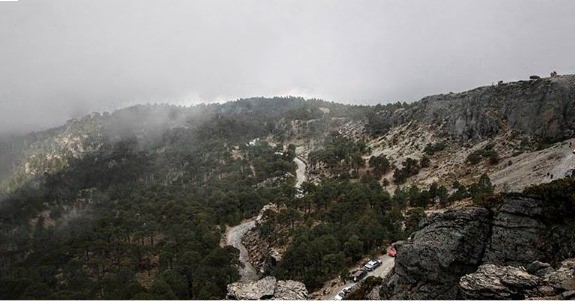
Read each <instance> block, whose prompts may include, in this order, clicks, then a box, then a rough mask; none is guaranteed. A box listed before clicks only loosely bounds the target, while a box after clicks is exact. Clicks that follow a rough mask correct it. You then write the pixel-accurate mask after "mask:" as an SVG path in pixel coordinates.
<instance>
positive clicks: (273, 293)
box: [226, 276, 308, 300]
mask: <svg viewBox="0 0 575 301" xmlns="http://www.w3.org/2000/svg"><path fill="white" fill-rule="evenodd" d="M307 297H308V291H307V289H306V287H305V285H304V284H303V283H301V282H297V281H293V280H285V281H284V280H279V281H278V280H277V279H276V278H275V277H272V276H268V277H265V278H262V279H260V280H258V281H253V282H235V283H232V284H230V285H228V293H227V296H226V298H227V299H231V300H263V299H277V300H305V299H307Z"/></svg>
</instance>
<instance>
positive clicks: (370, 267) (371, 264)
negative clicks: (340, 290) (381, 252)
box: [363, 259, 381, 271]
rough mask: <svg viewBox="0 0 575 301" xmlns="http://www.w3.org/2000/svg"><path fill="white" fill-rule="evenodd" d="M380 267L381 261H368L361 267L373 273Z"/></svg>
mask: <svg viewBox="0 0 575 301" xmlns="http://www.w3.org/2000/svg"><path fill="white" fill-rule="evenodd" d="M380 265H381V260H379V259H374V260H370V261H369V262H367V263H366V264H365V265H364V266H363V267H364V268H365V269H366V270H368V271H373V270H375V269H376V268H377V267H378V266H380Z"/></svg>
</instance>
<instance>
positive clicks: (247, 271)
mask: <svg viewBox="0 0 575 301" xmlns="http://www.w3.org/2000/svg"><path fill="white" fill-rule="evenodd" d="M293 161H294V162H295V164H297V169H296V183H295V185H294V186H295V188H299V187H300V186H301V184H302V183H303V182H304V181H305V180H306V176H305V169H306V164H305V162H304V160H303V159H301V158H299V157H296V158H294V160H293ZM255 226H256V221H255V217H253V218H251V219H248V220H245V221H243V222H242V223H240V224H239V225H237V226H234V227H228V228H227V229H226V234H225V238H226V239H225V244H224V245H226V246H232V247H234V248H236V249H238V250H240V258H239V259H240V262H241V263H242V264H243V267H241V268H240V269H239V272H240V276H241V279H240V281H241V282H250V281H255V280H258V278H259V277H258V273H257V271H256V269H255V268H254V267H253V266H252V264H251V263H250V261H249V254H248V250H247V249H246V246H244V244H243V243H242V238H243V237H244V235H245V234H246V233H247V232H248V231H249V230H251V229H253V228H254V227H255Z"/></svg>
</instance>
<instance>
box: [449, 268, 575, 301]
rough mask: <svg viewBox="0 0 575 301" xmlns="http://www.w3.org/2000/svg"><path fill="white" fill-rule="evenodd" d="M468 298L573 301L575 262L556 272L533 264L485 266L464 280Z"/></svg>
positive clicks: (462, 280) (462, 289) (463, 292)
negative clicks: (565, 300) (526, 267)
mask: <svg viewBox="0 0 575 301" xmlns="http://www.w3.org/2000/svg"><path fill="white" fill-rule="evenodd" d="M459 285H460V288H461V293H462V297H463V298H466V299H497V300H503V299H570V298H571V299H572V298H574V297H575V259H568V260H565V261H563V262H562V263H561V265H560V267H559V268H558V269H557V270H554V269H553V268H551V267H550V265H549V264H545V263H541V262H534V263H533V264H530V265H529V268H528V269H527V270H526V269H524V268H523V267H519V268H518V267H513V266H498V265H494V264H485V265H482V266H480V267H479V269H478V270H477V271H476V272H475V273H471V274H468V275H465V276H463V277H461V280H460V281H459Z"/></svg>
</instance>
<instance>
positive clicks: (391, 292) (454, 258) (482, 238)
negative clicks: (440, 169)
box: [382, 208, 490, 299]
mask: <svg viewBox="0 0 575 301" xmlns="http://www.w3.org/2000/svg"><path fill="white" fill-rule="evenodd" d="M420 226H421V227H422V229H421V230H420V231H418V232H416V233H415V234H414V236H413V239H412V240H411V241H410V242H407V243H404V244H400V245H399V246H398V247H397V251H398V252H397V257H396V259H395V275H393V276H392V277H391V278H390V279H388V280H387V283H384V287H383V288H382V295H383V297H385V298H391V299H437V298H441V299H453V298H457V297H458V291H459V289H458V281H459V278H461V276H463V275H465V274H468V273H471V272H473V271H475V270H476V269H477V267H478V266H479V265H480V263H481V259H482V258H483V253H484V251H485V247H486V244H487V241H488V239H489V235H490V213H489V211H488V210H487V209H484V208H463V209H459V210H448V211H446V212H445V213H443V214H434V215H432V216H430V217H429V218H427V219H425V220H423V221H422V224H421V225H420Z"/></svg>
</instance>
